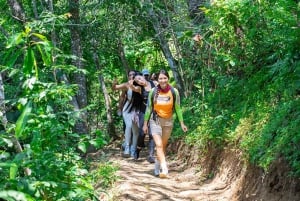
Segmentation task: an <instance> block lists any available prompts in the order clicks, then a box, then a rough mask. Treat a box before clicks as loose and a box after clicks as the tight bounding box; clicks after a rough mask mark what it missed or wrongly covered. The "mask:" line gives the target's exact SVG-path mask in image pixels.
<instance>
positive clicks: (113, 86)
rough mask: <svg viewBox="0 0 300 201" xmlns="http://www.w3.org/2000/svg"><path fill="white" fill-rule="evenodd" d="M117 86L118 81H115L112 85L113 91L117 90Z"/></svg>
mask: <svg viewBox="0 0 300 201" xmlns="http://www.w3.org/2000/svg"><path fill="white" fill-rule="evenodd" d="M117 84H118V81H117V79H114V81H113V83H112V89H113V90H116V86H117Z"/></svg>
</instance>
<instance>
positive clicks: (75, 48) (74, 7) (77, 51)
mask: <svg viewBox="0 0 300 201" xmlns="http://www.w3.org/2000/svg"><path fill="white" fill-rule="evenodd" d="M69 8H70V13H71V20H72V23H73V25H71V27H70V32H71V51H72V54H73V55H75V56H76V57H77V59H75V60H74V62H73V64H74V66H76V67H77V68H78V69H84V65H83V62H82V48H81V38H80V29H79V26H78V25H79V24H80V17H79V1H78V0H70V1H69ZM74 81H75V83H76V84H77V85H78V92H77V96H76V100H77V102H78V106H79V108H80V109H84V108H85V107H86V106H87V88H86V77H85V75H84V74H82V73H76V74H75V76H74ZM80 119H81V120H80V121H78V122H77V123H76V125H75V130H76V132H78V133H87V132H88V128H87V112H85V111H81V112H80Z"/></svg>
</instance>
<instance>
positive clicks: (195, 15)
mask: <svg viewBox="0 0 300 201" xmlns="http://www.w3.org/2000/svg"><path fill="white" fill-rule="evenodd" d="M206 2H209V1H208V0H187V4H188V7H189V16H190V18H191V19H192V20H193V23H194V24H195V25H199V24H201V23H203V22H204V20H205V15H204V13H203V11H202V10H201V9H200V8H201V7H203V6H204V5H205V4H206Z"/></svg>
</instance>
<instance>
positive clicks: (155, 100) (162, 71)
mask: <svg viewBox="0 0 300 201" xmlns="http://www.w3.org/2000/svg"><path fill="white" fill-rule="evenodd" d="M160 74H163V75H165V76H167V77H168V79H170V76H169V73H168V71H166V70H164V69H162V70H160V71H159V72H158V73H157V79H158V77H159V75H160ZM156 89H157V90H156V94H154V103H156V102H157V97H158V94H159V91H160V85H159V84H158V85H157V86H156Z"/></svg>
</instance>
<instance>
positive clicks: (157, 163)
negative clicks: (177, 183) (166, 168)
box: [154, 160, 160, 177]
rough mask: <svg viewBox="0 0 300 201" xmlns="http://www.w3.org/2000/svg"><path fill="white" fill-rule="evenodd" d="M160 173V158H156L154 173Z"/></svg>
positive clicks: (157, 174) (156, 174)
mask: <svg viewBox="0 0 300 201" xmlns="http://www.w3.org/2000/svg"><path fill="white" fill-rule="evenodd" d="M159 173H160V163H159V161H158V160H155V165H154V175H155V176H156V177H158V176H159Z"/></svg>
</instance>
